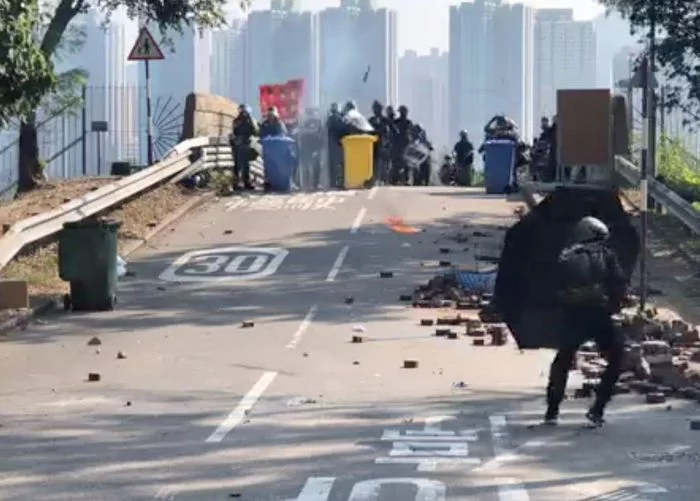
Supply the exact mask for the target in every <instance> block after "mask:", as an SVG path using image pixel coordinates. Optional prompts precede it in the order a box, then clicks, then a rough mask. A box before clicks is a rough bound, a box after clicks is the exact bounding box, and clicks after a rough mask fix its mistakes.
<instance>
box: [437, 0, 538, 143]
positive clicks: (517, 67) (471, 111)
mask: <svg viewBox="0 0 700 501" xmlns="http://www.w3.org/2000/svg"><path fill="white" fill-rule="evenodd" d="M533 29H534V14H533V10H532V8H530V7H528V6H526V5H523V4H507V3H504V2H502V1H501V0H475V1H474V2H472V3H462V4H460V5H457V6H452V7H450V50H449V60H450V62H449V96H450V97H449V102H450V120H449V130H450V134H451V135H455V134H457V132H458V131H459V130H461V129H467V130H468V131H470V133H471V134H472V136H476V137H477V138H480V137H481V134H482V130H483V127H484V125H485V124H486V122H487V121H488V120H489V119H490V118H491V117H492V116H493V115H495V114H499V113H505V114H506V115H508V116H510V117H511V118H513V120H515V121H516V122H517V123H518V124H519V125H520V127H521V134H522V135H523V137H524V138H526V139H529V138H531V136H532V96H533V75H532V61H533V52H534V47H533Z"/></svg>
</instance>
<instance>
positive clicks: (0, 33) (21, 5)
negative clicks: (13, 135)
mask: <svg viewBox="0 0 700 501" xmlns="http://www.w3.org/2000/svg"><path fill="white" fill-rule="evenodd" d="M0 19H2V21H0V127H3V126H6V125H7V124H8V122H9V120H10V119H12V118H13V117H23V116H26V115H27V114H29V113H31V112H33V110H34V109H35V108H36V107H37V106H38V105H39V102H40V101H41V98H42V97H43V96H44V95H46V94H47V93H49V92H50V91H51V90H52V89H53V88H54V86H55V84H56V77H55V75H54V74H53V65H52V64H51V60H50V58H49V57H46V55H45V54H44V53H43V52H42V51H41V50H40V49H39V45H38V44H37V42H36V37H35V35H36V33H37V31H38V30H39V28H40V23H41V16H40V13H39V5H38V3H37V2H36V1H31V0H0Z"/></svg>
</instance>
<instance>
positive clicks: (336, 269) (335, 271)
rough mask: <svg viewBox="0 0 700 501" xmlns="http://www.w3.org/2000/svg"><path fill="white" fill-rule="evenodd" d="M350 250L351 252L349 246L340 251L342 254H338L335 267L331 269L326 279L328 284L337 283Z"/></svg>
mask: <svg viewBox="0 0 700 501" xmlns="http://www.w3.org/2000/svg"><path fill="white" fill-rule="evenodd" d="M349 250H350V246H349V245H346V246H345V247H343V248H342V249H340V252H339V253H338V257H336V258H335V262H334V263H333V266H331V269H330V271H329V272H328V276H327V277H326V282H335V277H337V276H338V273H339V272H340V268H342V267H343V261H345V257H346V256H347V255H348V251H349Z"/></svg>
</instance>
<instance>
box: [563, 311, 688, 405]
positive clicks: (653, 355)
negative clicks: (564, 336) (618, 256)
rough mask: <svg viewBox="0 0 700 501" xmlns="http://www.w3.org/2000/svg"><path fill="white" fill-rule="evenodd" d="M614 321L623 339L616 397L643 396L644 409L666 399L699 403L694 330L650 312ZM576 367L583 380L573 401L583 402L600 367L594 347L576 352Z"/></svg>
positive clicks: (587, 344)
mask: <svg viewBox="0 0 700 501" xmlns="http://www.w3.org/2000/svg"><path fill="white" fill-rule="evenodd" d="M615 321H616V323H617V327H618V328H619V329H621V330H622V331H623V332H624V333H625V336H626V340H627V343H626V347H625V359H624V363H623V374H622V376H621V378H620V382H619V383H618V385H617V392H618V393H629V392H631V391H635V392H638V393H641V394H644V395H646V401H647V402H648V403H650V404H652V403H663V402H665V401H666V398H668V397H680V398H685V399H691V400H696V401H698V402H700V329H698V328H697V327H696V326H694V325H691V324H689V323H687V322H684V321H682V320H673V321H664V320H659V319H658V318H657V312H656V311H655V310H654V309H650V310H647V311H646V312H644V314H642V315H640V314H633V313H623V314H621V315H617V316H616V317H615ZM576 368H577V369H578V370H580V371H581V373H582V374H583V376H584V378H585V380H584V385H583V387H582V388H580V389H579V390H577V391H576V395H575V396H579V397H588V396H590V395H589V394H590V393H591V391H592V388H593V387H594V385H595V383H596V381H597V380H598V379H599V378H600V376H601V374H602V372H603V370H604V368H605V362H604V360H603V358H602V357H601V356H600V354H599V353H598V351H597V348H596V346H595V344H594V343H586V344H585V345H584V346H583V347H582V348H581V350H580V352H579V356H578V359H577V363H576Z"/></svg>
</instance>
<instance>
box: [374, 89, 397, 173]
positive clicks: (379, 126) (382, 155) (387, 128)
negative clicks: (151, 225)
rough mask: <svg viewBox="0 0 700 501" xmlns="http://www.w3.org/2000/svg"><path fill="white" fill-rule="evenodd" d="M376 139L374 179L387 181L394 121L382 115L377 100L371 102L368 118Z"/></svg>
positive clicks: (382, 110)
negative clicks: (370, 111)
mask: <svg viewBox="0 0 700 501" xmlns="http://www.w3.org/2000/svg"><path fill="white" fill-rule="evenodd" d="M369 123H370V125H372V127H373V128H374V131H375V135H376V137H377V141H376V142H375V143H374V179H375V180H377V179H379V180H381V181H382V182H387V180H388V175H389V163H390V159H391V155H390V152H391V142H392V138H393V136H394V122H393V120H392V119H389V118H388V117H387V116H385V115H384V107H383V106H382V103H380V102H379V101H374V103H372V116H371V117H370V119H369Z"/></svg>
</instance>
